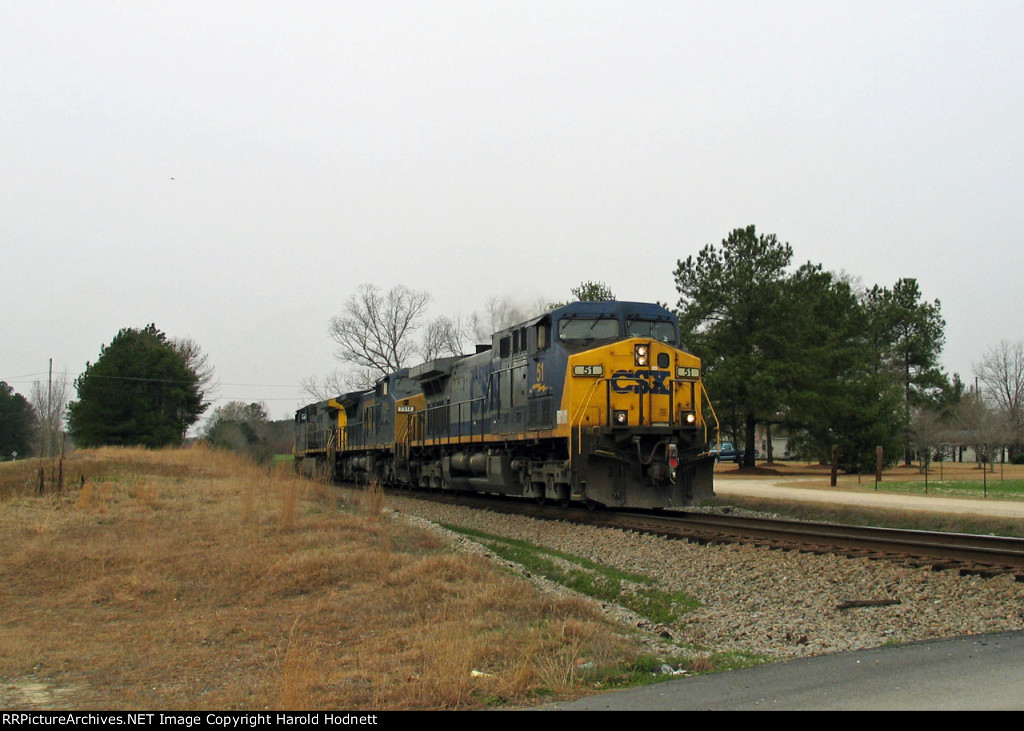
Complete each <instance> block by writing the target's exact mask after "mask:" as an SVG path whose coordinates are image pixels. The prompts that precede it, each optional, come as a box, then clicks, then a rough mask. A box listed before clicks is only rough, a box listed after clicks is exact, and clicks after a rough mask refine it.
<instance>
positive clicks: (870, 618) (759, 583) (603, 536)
mask: <svg viewBox="0 0 1024 731" xmlns="http://www.w3.org/2000/svg"><path fill="white" fill-rule="evenodd" d="M387 506H388V508H390V509H393V510H395V511H397V513H398V514H399V515H400V516H404V517H406V518H407V519H411V520H413V521H415V522H417V523H421V524H422V523H423V521H428V522H429V523H431V524H432V525H431V526H430V527H431V528H432V529H433V530H438V531H441V532H443V533H446V534H447V536H448V537H449V538H450V539H451V540H452V541H453V545H455V546H456V547H459V548H461V549H463V550H477V551H484V552H485V553H488V552H487V551H486V550H485V549H483V548H482V547H481V546H480V545H479V544H478V543H475V542H473V541H470V540H468V539H465V538H463V537H459V536H457V535H455V534H451V533H449V532H446V531H442V530H441V529H440V528H439V527H438V526H437V525H436V524H439V523H448V524H453V525H458V526H462V527H466V528H472V529H474V530H478V531H484V532H487V533H493V534H497V535H501V536H506V537H510V538H516V539H520V540H524V541H529V542H531V543H534V544H537V545H541V546H545V547H548V548H552V549H555V550H558V551H561V552H564V553H569V554H573V555H576V556H580V557H583V558H586V559H589V560H591V561H594V562H597V563H600V564H604V565H607V566H612V567H615V568H618V569H622V570H625V571H630V572H636V573H641V574H644V575H646V576H648V577H650V578H652V579H654V580H655V581H657V582H658V583H659V584H660V585H661V587H662V588H664V589H667V590H672V591H684V592H686V593H687V594H689V595H690V596H692V597H694V598H695V599H697V600H698V601H699V602H700V605H701V606H700V607H699V608H698V609H696V610H694V611H691V612H689V613H687V614H685V615H684V616H683V618H682V620H681V621H679V622H678V623H676V624H673V625H671V626H656V625H653V624H650V623H647V622H646V621H644V620H643V619H642V618H639V617H637V616H635V615H633V614H631V613H630V612H628V611H626V610H624V609H622V608H621V607H616V606H608V605H602V606H601V609H602V610H603V611H605V612H606V613H607V614H609V615H610V616H612V617H613V618H615V619H616V620H618V621H625V622H629V623H630V624H633V625H634V626H636V627H638V628H639V629H640V630H642V631H644V632H645V633H646V634H647V636H648V638H649V644H650V645H651V647H652V649H658V650H665V651H671V646H672V645H676V646H680V647H683V646H685V647H694V646H696V647H701V648H704V649H705V650H706V651H710V652H722V651H742V652H749V653H756V654H759V655H763V656H767V657H770V658H790V657H801V656H809V655H821V654H827V653H834V652H842V651H847V650H857V649H862V648H868V647H877V646H879V645H883V644H893V643H903V642H911V641H916V640H925V639H935V638H941V637H952V636H962V635H970V634H982V633H989V632H998V631H1006V630H1021V629H1024V583H1020V582H1017V581H1015V580H1014V578H1013V577H1012V576H997V577H993V578H982V577H979V576H960V575H959V574H958V573H957V572H955V571H933V570H931V569H930V568H927V567H924V568H911V567H907V566H902V565H899V564H896V563H893V562H890V561H885V560H870V559H866V558H847V557H842V556H834V555H816V554H810V553H800V552H797V551H783V550H776V549H769V548H764V547H757V546H744V545H699V544H693V543H687V542H684V541H680V540H670V539H667V538H662V537H657V536H650V535H644V534H638V533H632V532H626V531H621V530H615V529H610V528H594V527H590V526H580V525H574V524H570V523H563V522H558V521H546V520H536V519H533V518H528V517H524V516H517V515H503V514H498V513H492V512H489V511H485V510H479V509H474V508H469V507H464V506H453V505H442V504H437V503H430V502H426V501H420V500H413V499H407V498H401V497H389V498H388V500H387ZM495 560H497V559H495ZM531 578H532V579H533V580H536V581H539V580H537V579H536V578H535V577H531ZM540 583H541V584H542V585H543V587H542V588H544V589H545V590H547V591H552V590H557V591H566V590H564V589H561V588H556V587H552V586H551V585H550V584H549V583H547V582H540ZM850 602H875V603H877V604H876V605H871V606H853V607H850V608H842V607H843V605H844V604H847V603H850ZM669 641H670V643H669Z"/></svg>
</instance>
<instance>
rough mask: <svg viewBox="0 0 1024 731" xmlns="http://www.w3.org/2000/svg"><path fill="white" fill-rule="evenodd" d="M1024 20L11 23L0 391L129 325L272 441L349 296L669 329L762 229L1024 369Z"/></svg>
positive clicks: (373, 13)
mask: <svg viewBox="0 0 1024 731" xmlns="http://www.w3.org/2000/svg"><path fill="white" fill-rule="evenodd" d="M1022 30H1024V3H1022V2H1020V0H1012V1H1010V2H998V1H995V0H985V1H984V2H948V1H942V0H928V1H927V2H925V1H921V2H898V1H895V2H894V1H891V0H889V1H886V2H871V1H868V0H856V1H852V2H839V1H837V0H829V1H828V2H821V1H820V0H815V1H813V2H798V1H795V0H794V1H782V0H777V1H771V0H761V1H760V2H752V1H751V2H722V1H721V0H716V1H714V2H687V1H685V0H671V1H668V2H643V1H642V0H629V1H628V2H601V1H600V0H581V1H580V2H569V1H564V0H562V1H560V0H546V1H544V2H523V1H517V0H509V1H508V2H504V3H497V2H484V1H483V0H476V1H473V2H470V1H468V0H466V1H454V0H453V1H451V2H431V1H429V0H419V1H417V2H412V1H410V2H386V1H383V2H382V1H378V2H373V3H355V2H345V1H343V0H336V1H333V2H328V1H326V0H325V1H318V2H313V1H308V2H302V1H301V0H298V1H296V0H289V2H258V1H256V2H254V1H252V0H247V1H246V2H236V1H234V0H219V1H218V2H206V1H204V2H192V1H191V0H173V2H143V1H141V0H140V1H139V2H113V1H111V2H98V1H95V0H65V1H62V2H50V1H48V0H24V1H22V0H0V249H2V250H0V254H2V259H0V261H2V264H0V266H2V271H3V276H2V280H0V281H2V289H0V311H2V313H3V316H2V318H0V380H4V381H8V382H9V383H11V385H12V386H13V387H14V388H15V390H17V391H18V392H20V393H23V394H26V395H27V394H28V393H29V391H30V388H31V381H33V380H40V379H41V380H45V378H46V369H47V362H48V359H49V358H53V362H54V368H55V369H56V370H58V371H61V370H66V371H68V372H70V374H71V376H72V378H73V377H74V376H77V375H78V374H79V373H81V372H82V370H83V369H84V367H85V363H86V361H95V360H96V358H97V357H98V355H99V350H100V347H101V345H103V344H106V343H109V342H110V340H111V339H112V338H113V337H114V335H115V334H116V333H117V331H118V330H119V329H120V328H122V327H129V326H131V327H142V326H144V325H146V324H147V323H150V322H154V323H156V325H157V326H158V327H159V328H160V329H162V330H164V331H165V332H167V333H168V334H169V335H171V336H191V337H192V338H194V339H195V340H196V341H197V342H198V343H199V344H200V345H201V346H202V347H203V349H204V350H205V351H206V352H207V353H208V354H209V356H210V360H211V362H212V364H213V365H214V367H215V368H216V370H217V378H218V380H219V381H220V382H221V384H222V385H221V387H220V389H219V392H218V397H219V399H220V400H219V401H218V402H217V403H223V402H224V401H227V400H242V401H246V402H250V401H259V400H264V401H266V402H267V405H268V407H269V409H270V412H271V414H272V416H274V417H275V418H281V417H283V416H285V415H287V414H288V413H290V412H292V411H294V409H295V408H296V406H298V405H299V404H301V403H303V402H305V401H307V400H308V399H307V398H306V397H305V396H303V395H302V393H301V388H300V387H299V382H300V380H301V379H303V378H305V377H308V376H310V375H312V374H320V375H323V374H326V373H327V372H328V371H330V370H332V369H333V368H335V367H336V366H337V362H336V361H335V360H334V359H333V357H332V353H333V352H334V350H335V345H334V343H333V342H332V341H331V340H330V338H329V337H328V334H327V328H328V324H329V321H330V318H331V316H332V315H334V314H336V313H338V312H339V311H340V310H341V306H342V303H343V302H344V301H345V299H347V298H348V296H349V295H350V294H351V293H353V292H354V291H355V289H356V287H357V286H358V285H359V284H360V283H363V282H373V283H376V284H378V285H380V286H381V287H382V288H385V289H386V288H388V287H391V286H392V285H395V284H405V285H407V286H409V287H412V288H415V289H422V290H426V291H428V292H430V293H431V295H432V296H433V300H432V303H431V308H430V315H431V316H437V315H441V314H447V315H454V314H458V313H462V314H464V315H468V314H470V313H472V312H474V311H481V310H482V309H483V308H484V305H485V303H486V301H487V298H488V297H490V296H509V297H512V298H513V299H516V300H518V301H520V302H522V303H523V304H526V303H528V302H532V301H534V300H536V299H538V298H541V297H544V298H548V299H567V298H568V296H569V289H570V288H571V287H573V286H575V285H576V284H578V283H579V282H580V281H582V280H590V279H593V280H601V281H604V282H606V283H607V284H608V285H609V286H610V287H611V288H612V289H613V290H614V292H615V293H616V294H617V295H618V297H619V298H620V299H631V300H640V301H655V300H661V301H667V302H670V303H672V304H674V303H675V301H676V298H677V295H676V292H675V288H674V284H673V278H672V271H673V269H674V267H675V263H676V261H677V260H678V259H680V258H685V257H686V256H687V255H689V254H694V253H696V252H697V251H698V250H699V249H700V248H701V247H702V246H703V245H704V244H707V243H716V244H717V243H719V242H720V241H721V240H722V239H723V238H725V237H726V236H727V235H728V233H729V232H730V231H731V230H732V229H734V228H738V227H742V226H747V225H750V224H755V225H756V226H757V228H758V231H759V232H761V233H775V234H777V235H778V237H779V239H780V240H782V241H787V242H789V243H790V244H791V245H792V246H793V249H794V252H795V262H794V263H795V264H799V263H802V262H804V261H808V260H810V261H814V262H816V263H821V264H823V265H824V266H825V268H827V269H830V270H834V271H845V272H846V273H848V274H851V275H853V276H855V277H858V278H859V279H860V280H861V281H862V283H863V284H864V285H865V286H871V285H873V284H881V285H885V286H892V285H893V284H894V283H895V282H896V280H897V279H899V278H900V277H916V278H917V279H918V280H919V283H920V287H921V290H922V292H923V294H924V296H925V298H927V299H928V300H932V299H936V298H938V299H939V300H941V302H942V313H943V315H944V317H945V319H946V336H947V343H946V348H945V358H944V361H945V366H946V369H947V371H949V372H959V373H961V375H963V376H964V378H965V380H969V379H970V378H971V366H972V364H973V363H974V362H976V361H978V360H979V359H980V357H981V355H982V354H983V353H984V352H985V351H986V350H987V349H988V348H990V347H991V346H993V345H995V344H996V343H998V342H999V341H1000V340H1001V339H1008V340H1020V339H1024V294H1022V289H1024V287H1022V285H1021V281H1020V280H1021V276H1022V275H1021V271H1022V266H1021V265H1022V262H1024V253H1022V246H1021V244H1022V233H1021V232H1022V230H1024V228H1022V225H1021V224H1022V220H1021V219H1022V211H1024V134H1022V121H1024V51H1022V50H1021V49H1022V47H1021V41H1020V35H1021V31H1022Z"/></svg>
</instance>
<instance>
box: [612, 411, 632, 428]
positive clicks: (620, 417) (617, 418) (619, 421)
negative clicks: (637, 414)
mask: <svg viewBox="0 0 1024 731" xmlns="http://www.w3.org/2000/svg"><path fill="white" fill-rule="evenodd" d="M612 421H613V422H615V426H627V425H628V424H629V412H628V411H618V410H616V411H613V412H612Z"/></svg>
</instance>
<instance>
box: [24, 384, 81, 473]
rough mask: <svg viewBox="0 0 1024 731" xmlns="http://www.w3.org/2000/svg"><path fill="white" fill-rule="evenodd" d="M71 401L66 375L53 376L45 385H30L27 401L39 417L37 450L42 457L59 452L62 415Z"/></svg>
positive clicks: (62, 422)
mask: <svg viewBox="0 0 1024 731" xmlns="http://www.w3.org/2000/svg"><path fill="white" fill-rule="evenodd" d="M70 400H71V382H70V380H68V375H67V374H66V373H59V374H55V377H53V378H51V379H50V380H49V381H48V382H47V383H40V382H39V381H36V382H35V383H33V384H32V394H31V397H30V399H29V401H30V403H31V404H32V408H34V409H35V410H36V415H37V416H38V417H39V422H38V432H37V444H38V447H37V449H38V450H39V452H38V453H39V455H40V456H42V457H52V456H54V455H56V454H57V453H59V452H60V449H61V445H60V435H61V432H62V431H63V428H64V413H65V411H66V409H67V406H68V402H69V401H70Z"/></svg>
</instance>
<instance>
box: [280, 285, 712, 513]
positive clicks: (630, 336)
mask: <svg viewBox="0 0 1024 731" xmlns="http://www.w3.org/2000/svg"><path fill="white" fill-rule="evenodd" d="M477 351H478V352H476V353H475V354H472V355H462V356H453V357H445V358H436V359H434V360H430V361H427V362H426V363H423V364H421V365H417V366H415V367H411V368H403V369H401V370H398V371H395V372H394V373H389V374H387V375H386V376H384V377H383V378H381V379H380V380H379V381H378V382H377V384H376V385H375V387H374V388H373V389H370V390H366V391H356V392H352V393H347V394H344V395H341V396H338V397H336V398H332V399H328V400H326V401H321V402H318V403H315V404H310V405H308V406H306V407H304V408H301V409H299V410H298V411H297V412H296V415H295V422H296V430H295V434H296V442H295V459H296V466H297V468H298V469H301V470H304V471H306V472H307V473H312V472H313V471H314V470H320V471H321V473H322V474H327V475H328V476H329V477H331V478H333V479H338V480H344V481H355V482H378V483H380V484H383V485H395V486H406V487H421V488H434V489H441V490H454V491H467V492H483V493H495V494H504V495H515V496H522V497H528V498H532V499H535V500H537V501H538V502H544V501H547V500H550V501H554V502H558V503H561V504H563V505H567V504H569V503H570V502H573V501H579V502H584V503H587V504H588V505H591V506H608V507H638V508H664V507H671V506H686V505H694V504H699V503H701V502H705V501H707V500H709V499H710V498H711V497H713V495H714V492H713V486H712V481H713V480H712V477H713V470H714V463H715V458H714V454H712V453H711V452H710V451H709V448H708V444H709V441H711V440H710V439H709V437H710V434H709V429H710V427H709V423H708V420H707V418H706V416H705V414H710V415H711V417H712V419H713V418H714V417H713V413H714V412H713V410H712V409H711V408H710V402H707V403H705V402H706V401H707V398H706V395H705V393H704V389H703V384H702V380H701V363H700V360H699V359H698V358H697V357H696V356H694V355H692V354H691V353H688V352H687V351H686V350H684V349H683V347H682V344H681V342H680V339H679V324H678V321H677V319H676V317H675V316H674V315H673V314H672V313H671V312H669V311H668V310H666V309H665V308H663V307H660V306H658V305H653V304H644V303H637V302H609V301H605V302H574V303H571V304H568V305H565V306H563V307H559V308H557V309H554V310H552V311H550V312H548V313H546V314H544V315H541V316H538V317H536V318H534V319H532V320H529V321H527V322H524V323H521V324H519V325H515V326H513V327H509V328H506V329H503V330H500V331H499V332H496V333H494V335H493V336H492V339H491V343H490V344H489V345H483V346H478V348H477Z"/></svg>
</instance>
